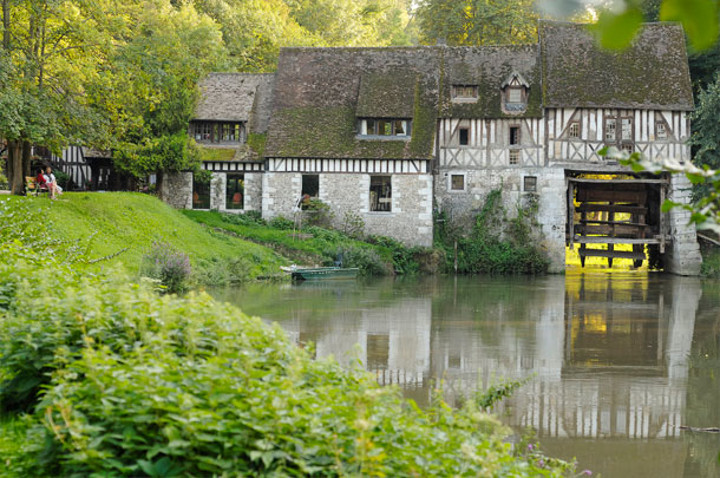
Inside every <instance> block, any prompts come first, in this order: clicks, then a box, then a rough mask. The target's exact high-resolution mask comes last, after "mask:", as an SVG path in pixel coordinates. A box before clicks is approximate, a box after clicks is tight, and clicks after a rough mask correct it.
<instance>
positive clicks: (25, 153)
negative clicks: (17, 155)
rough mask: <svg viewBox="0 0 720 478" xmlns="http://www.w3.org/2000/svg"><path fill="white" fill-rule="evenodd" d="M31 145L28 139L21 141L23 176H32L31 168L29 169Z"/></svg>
mask: <svg viewBox="0 0 720 478" xmlns="http://www.w3.org/2000/svg"><path fill="white" fill-rule="evenodd" d="M30 153H32V145H31V144H30V143H29V142H28V141H23V143H22V171H23V177H24V176H34V174H33V172H32V170H31V169H30V166H31V164H30V163H31V162H32V155H31V154H30Z"/></svg>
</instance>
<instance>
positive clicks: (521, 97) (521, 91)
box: [500, 71, 530, 114]
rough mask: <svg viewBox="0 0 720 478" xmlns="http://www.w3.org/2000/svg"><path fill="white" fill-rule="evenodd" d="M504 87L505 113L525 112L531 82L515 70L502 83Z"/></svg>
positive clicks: (503, 104)
mask: <svg viewBox="0 0 720 478" xmlns="http://www.w3.org/2000/svg"><path fill="white" fill-rule="evenodd" d="M500 88H501V89H502V107H503V111H504V112H505V113H509V114H513V113H523V112H525V110H526V109H527V101H528V95H529V93H530V84H529V83H528V82H527V81H525V78H523V77H522V75H520V73H518V72H516V71H514V72H513V73H512V74H511V75H510V76H509V77H508V78H507V79H506V80H505V81H504V82H503V83H502V85H500Z"/></svg>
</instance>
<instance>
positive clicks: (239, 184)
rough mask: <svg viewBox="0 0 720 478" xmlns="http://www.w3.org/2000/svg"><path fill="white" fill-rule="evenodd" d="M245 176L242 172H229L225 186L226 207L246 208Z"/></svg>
mask: <svg viewBox="0 0 720 478" xmlns="http://www.w3.org/2000/svg"><path fill="white" fill-rule="evenodd" d="M244 207H245V177H244V176H243V175H242V174H228V175H227V183H226V186H225V208H226V209H244Z"/></svg>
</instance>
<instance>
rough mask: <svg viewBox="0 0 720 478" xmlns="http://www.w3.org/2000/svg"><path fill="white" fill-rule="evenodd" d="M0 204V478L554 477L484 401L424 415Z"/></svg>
mask: <svg viewBox="0 0 720 478" xmlns="http://www.w3.org/2000/svg"><path fill="white" fill-rule="evenodd" d="M27 204H28V203H27V202H26V203H20V202H18V201H13V202H8V201H0V224H2V227H0V337H2V339H0V404H1V409H2V410H3V411H4V413H6V414H7V415H6V416H5V417H4V418H3V419H2V421H0V457H2V466H3V473H4V474H5V475H6V476H90V475H93V474H96V475H98V476H99V475H102V476H236V475H252V476H266V475H273V476H299V475H311V474H312V475H321V476H448V475H457V476H460V475H462V476H478V475H483V476H563V474H564V473H568V472H570V473H571V471H569V470H570V469H571V467H569V466H568V465H566V464H564V463H561V462H558V461H555V460H551V459H548V458H546V457H543V456H541V455H539V454H538V452H537V449H536V448H535V447H527V446H521V447H515V448H513V447H512V446H511V445H510V444H509V443H506V442H505V441H504V440H503V438H504V437H505V436H506V434H507V432H508V431H507V430H506V429H505V428H504V427H502V426H501V425H500V424H499V423H498V422H497V421H496V420H495V419H494V418H492V417H490V416H489V415H487V414H485V413H484V410H483V406H485V405H487V402H486V401H485V400H487V397H486V396H484V395H483V396H478V397H470V399H468V400H467V401H466V403H465V405H464V406H463V407H462V408H461V409H459V410H452V409H451V408H450V407H448V406H447V405H446V404H445V403H444V402H443V401H442V400H441V398H440V397H436V399H435V400H434V401H433V403H432V404H431V405H430V406H429V407H428V408H427V409H425V410H421V409H419V408H418V407H417V406H415V404H414V403H413V402H411V401H407V400H404V399H403V398H401V396H400V393H399V391H398V389H397V388H392V387H389V388H380V387H379V386H378V385H377V384H376V382H375V381H374V380H373V379H372V378H371V377H370V376H369V375H367V374H366V373H364V372H363V371H361V370H351V371H346V370H343V369H341V368H340V367H339V366H338V365H337V364H336V363H335V362H332V361H329V360H312V359H311V358H310V355H309V354H308V353H307V351H304V350H302V349H300V348H298V347H296V346H294V345H293V344H292V343H290V342H289V341H288V339H287V337H286V335H285V334H284V333H283V332H282V330H280V329H279V327H270V326H267V325H264V324H263V323H262V322H260V321H259V320H258V319H253V318H249V317H247V316H245V315H243V314H242V313H240V312H239V311H237V310H236V309H234V308H232V307H230V306H228V305H221V304H218V303H216V302H214V301H213V300H212V299H211V298H210V297H208V296H206V295H204V294H200V295H195V294H189V295H187V296H185V297H177V296H174V295H165V296H159V295H157V294H156V293H155V292H153V289H152V288H151V287H149V286H148V285H147V284H144V283H137V282H135V281H133V280H131V279H129V278H128V277H127V276H125V275H124V274H123V273H122V272H121V271H115V270H112V271H110V270H109V269H115V267H112V268H105V269H104V270H99V269H97V264H88V262H89V261H88V260H87V258H88V257H96V256H95V253H94V252H93V251H92V248H90V247H89V245H88V244H87V242H86V241H81V242H80V243H61V242H58V241H56V240H55V239H54V238H53V237H52V236H50V235H49V234H48V232H47V228H46V227H45V225H46V223H45V222H44V221H43V220H42V219H43V218H42V216H41V215H40V214H39V213H38V212H36V211H34V210H32V209H29V208H27V207H26V206H27Z"/></svg>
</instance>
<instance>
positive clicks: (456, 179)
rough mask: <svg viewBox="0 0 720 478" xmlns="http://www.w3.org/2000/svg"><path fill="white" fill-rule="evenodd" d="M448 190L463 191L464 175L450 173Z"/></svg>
mask: <svg viewBox="0 0 720 478" xmlns="http://www.w3.org/2000/svg"><path fill="white" fill-rule="evenodd" d="M450 190H451V191H464V190H465V175H464V174H451V175H450Z"/></svg>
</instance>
